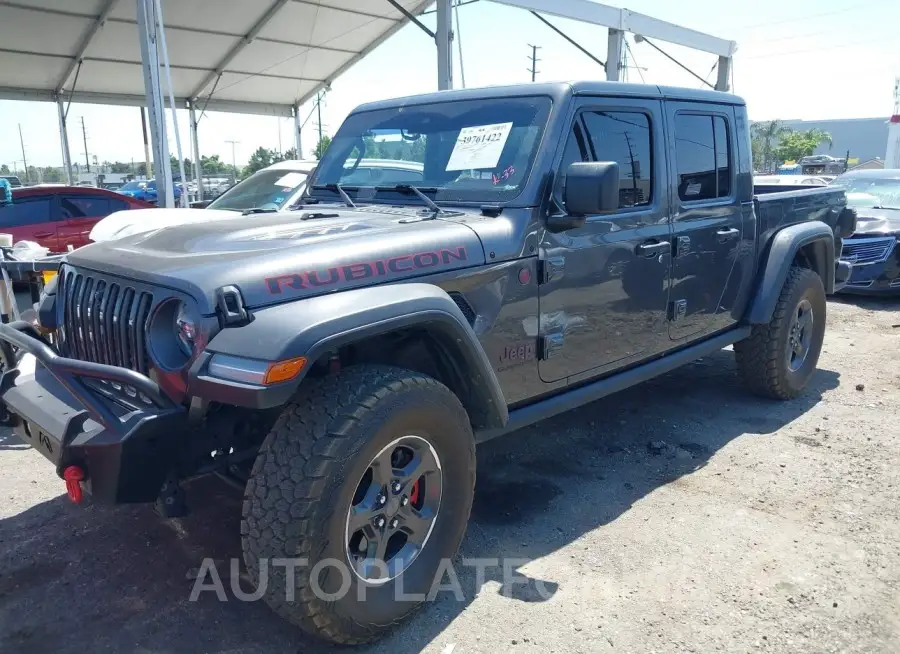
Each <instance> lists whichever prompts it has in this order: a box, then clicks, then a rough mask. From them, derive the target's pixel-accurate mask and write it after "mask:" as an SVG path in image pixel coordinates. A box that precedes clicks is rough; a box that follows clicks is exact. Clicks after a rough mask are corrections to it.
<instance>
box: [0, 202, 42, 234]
mask: <svg viewBox="0 0 900 654" xmlns="http://www.w3.org/2000/svg"><path fill="white" fill-rule="evenodd" d="M49 221H50V198H48V197H37V198H35V197H31V198H16V199H15V201H14V203H13V204H9V205H7V206H5V207H3V208H2V209H0V226H2V227H19V226H22V225H38V224H40V223H46V222H49Z"/></svg>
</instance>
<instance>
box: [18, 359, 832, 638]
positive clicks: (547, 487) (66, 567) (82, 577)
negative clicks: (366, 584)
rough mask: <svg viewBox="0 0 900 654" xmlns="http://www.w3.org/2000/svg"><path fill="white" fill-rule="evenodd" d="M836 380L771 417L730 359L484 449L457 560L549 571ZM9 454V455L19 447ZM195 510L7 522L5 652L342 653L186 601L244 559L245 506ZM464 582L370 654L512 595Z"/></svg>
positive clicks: (261, 611)
mask: <svg viewBox="0 0 900 654" xmlns="http://www.w3.org/2000/svg"><path fill="white" fill-rule="evenodd" d="M838 378H839V376H838V374H837V373H835V372H833V371H829V370H819V371H818V372H817V373H816V375H815V376H814V378H813V380H812V382H811V384H810V388H809V389H808V391H807V392H806V393H805V395H804V396H803V397H801V398H799V399H797V400H795V401H792V402H785V403H775V402H769V401H765V400H761V399H757V398H753V397H750V396H748V395H747V394H746V393H745V392H744V391H743V390H742V389H741V388H740V386H739V384H738V382H737V379H736V374H735V370H734V363H733V356H732V354H731V353H730V352H728V351H722V352H718V353H716V354H715V355H712V356H710V357H707V358H706V359H704V360H701V361H699V362H697V363H695V364H692V365H689V366H686V367H684V368H682V369H680V370H677V371H675V372H673V373H670V374H668V375H666V376H664V377H661V378H659V379H657V380H654V381H651V382H648V383H646V384H643V385H641V386H639V387H636V388H633V389H630V390H627V391H624V392H622V393H619V394H617V395H615V396H612V397H609V398H606V399H604V400H601V401H598V402H595V403H593V404H590V405H588V406H585V407H583V408H581V409H579V410H576V411H572V412H570V413H568V414H565V415H563V416H559V417H557V418H554V419H551V420H548V421H546V422H544V423H541V424H539V425H537V426H534V427H531V428H528V429H523V430H520V431H518V432H516V433H514V434H511V435H509V436H506V437H504V438H502V439H498V440H496V441H491V442H489V443H485V444H484V445H482V446H480V448H479V452H478V454H479V464H478V483H477V488H476V497H475V505H474V509H473V516H472V521H471V524H470V528H469V531H468V535H467V537H466V540H465V542H464V543H463V547H462V555H463V556H465V557H499V556H504V557H516V558H527V559H535V558H537V557H542V556H546V555H547V554H550V553H552V552H554V551H556V550H558V549H559V548H561V547H563V546H565V545H567V544H569V543H571V542H573V541H574V540H576V539H577V538H578V537H579V536H581V535H582V534H584V533H586V532H588V531H590V530H594V529H597V528H599V527H602V526H603V525H605V524H607V523H609V522H610V521H612V520H615V519H616V518H617V517H618V516H620V515H622V514H623V513H625V512H627V511H628V510H629V508H630V507H631V506H632V505H633V504H634V503H635V502H636V501H638V500H640V499H641V498H642V497H644V496H645V495H647V494H648V493H650V492H652V491H653V490H654V489H656V488H658V487H660V486H662V485H665V484H667V483H670V482H672V481H674V480H676V479H678V478H679V477H681V476H683V475H688V474H690V473H692V472H693V471H695V470H697V469H698V468H700V467H702V466H704V465H705V464H706V462H707V461H708V460H709V458H710V457H711V456H713V455H714V454H715V453H716V452H717V451H719V450H720V449H721V448H722V447H724V446H725V445H727V444H728V443H729V442H730V441H731V440H733V439H735V438H738V437H744V438H766V437H768V435H771V434H772V433H774V432H775V431H777V430H778V429H780V428H781V427H783V426H784V425H786V424H788V423H790V422H791V421H793V420H794V419H796V418H797V417H798V416H800V415H802V414H803V413H805V412H806V411H808V410H809V409H810V408H811V407H813V406H814V405H815V404H816V403H817V402H818V401H819V400H820V398H821V395H822V393H823V392H825V391H826V390H829V389H833V388H835V387H836V386H837V384H838ZM4 439H5V437H4V436H0V447H4V446H9V444H10V443H11V442H14V441H9V440H4ZM47 474H48V475H52V474H53V471H52V470H51V469H50V468H49V467H48V468H47ZM60 490H61V491H62V484H61V482H60ZM189 502H190V503H191V505H192V507H193V508H194V512H193V513H192V514H191V515H190V516H189V517H188V518H185V519H182V520H172V521H164V520H161V519H159V518H157V516H156V514H155V513H154V512H153V510H152V509H151V508H150V507H143V506H138V507H134V506H132V507H117V508H105V507H99V506H86V507H76V506H72V505H71V504H69V503H68V501H67V500H65V498H64V497H58V498H56V499H54V500H51V501H48V502H45V503H42V504H39V505H36V506H34V507H33V508H31V509H29V510H27V511H25V512H23V513H21V514H19V515H16V516H13V517H10V518H7V519H6V520H2V521H0V552H2V554H0V650H3V651H16V652H39V651H40V652H47V651H55V652H81V651H84V648H85V645H86V644H89V649H90V651H91V652H102V651H116V652H126V651H154V652H196V651H205V652H226V651H227V652H326V651H332V649H333V648H330V647H328V646H326V645H322V644H321V643H318V642H315V641H313V640H312V639H310V638H308V637H306V636H304V635H303V634H301V633H300V632H299V631H297V630H296V629H294V628H293V627H291V626H289V625H288V624H286V623H284V622H283V621H282V620H280V619H279V618H277V617H276V616H275V615H274V614H273V613H271V612H270V611H269V610H268V608H267V607H266V606H265V605H264V604H263V603H262V602H252V603H245V602H239V601H236V600H235V599H234V597H233V595H232V594H231V593H230V592H229V594H228V596H229V598H230V599H229V601H227V602H220V601H218V600H217V599H216V597H215V595H214V594H213V593H211V592H208V593H204V594H203V595H202V596H201V597H200V599H199V601H196V602H190V601H189V595H190V592H191V588H192V586H193V583H194V582H193V581H192V580H191V579H190V576H191V575H190V573H189V571H190V570H192V569H193V570H196V569H197V568H198V567H199V566H200V564H201V562H202V560H203V558H204V557H212V558H214V559H217V560H226V559H229V558H231V557H240V544H239V536H238V532H239V513H240V495H239V493H238V492H237V491H235V490H233V489H231V488H229V487H227V486H224V485H222V484H219V483H218V482H217V481H216V480H214V479H210V480H204V481H202V482H198V483H196V484H194V485H193V487H191V488H190V490H189ZM219 569H220V570H221V571H223V572H224V571H225V570H227V566H226V565H222V566H219ZM500 573H501V570H499V569H490V568H489V569H488V570H487V573H486V580H487V581H500V580H501V574H500ZM459 574H460V581H461V583H462V586H463V590H464V593H465V600H464V601H462V602H459V601H456V600H455V599H454V598H453V597H452V596H450V595H449V594H444V595H441V596H439V598H438V600H437V601H436V602H434V604H433V605H431V606H429V607H427V608H426V610H425V611H422V612H420V613H419V614H418V615H417V616H416V618H414V619H413V620H412V621H410V622H409V623H407V624H405V625H403V626H402V627H400V628H398V629H397V630H396V631H395V632H394V633H393V634H391V635H390V636H389V637H388V639H387V640H386V641H382V642H381V643H380V644H379V645H377V646H375V647H373V648H372V651H390V652H392V653H397V654H402V653H405V652H419V651H420V650H421V649H422V648H423V647H424V646H426V645H427V644H428V643H430V642H431V641H432V640H433V639H435V638H436V637H437V636H438V634H440V632H441V631H443V630H444V629H445V628H446V626H447V625H448V624H449V623H451V622H452V621H453V620H454V619H455V618H456V617H457V616H458V615H459V614H460V612H461V611H462V610H464V609H465V607H466V606H467V605H468V603H470V602H471V601H472V599H473V598H474V596H475V595H476V594H477V592H479V591H481V592H502V589H501V590H500V591H497V590H496V588H497V586H496V585H495V584H490V586H489V587H488V588H486V587H485V586H482V587H481V588H475V587H474V583H475V580H474V573H472V572H471V571H469V570H468V569H466V568H461V569H460V570H459ZM537 581H540V582H542V586H543V588H545V589H547V590H548V591H549V592H550V593H551V594H552V593H553V592H554V591H555V590H557V589H558V582H557V580H554V579H552V578H550V579H544V580H532V582H531V583H529V584H526V585H524V586H516V587H515V589H509V590H510V591H511V592H510V594H511V596H512V598H513V601H516V600H519V601H526V602H527V601H543V600H544V599H545V597H542V596H541V595H540V594H539V593H538V592H536V591H537V589H538V588H537ZM225 582H226V583H228V580H225ZM246 588H247V586H246V585H245V589H246ZM343 651H346V650H343Z"/></svg>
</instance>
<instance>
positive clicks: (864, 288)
mask: <svg viewBox="0 0 900 654" xmlns="http://www.w3.org/2000/svg"><path fill="white" fill-rule="evenodd" d="M830 186H837V187H840V188H842V189H844V191H845V192H846V194H847V206H848V207H852V208H854V209H856V213H857V216H858V217H857V223H856V231H855V232H854V233H853V236H851V237H850V238H849V239H844V247H843V250H842V252H841V259H842V260H843V261H846V262H848V263H850V265H851V266H852V272H851V274H850V281H849V282H848V283H847V285H846V286H845V287H844V292H845V293H859V294H872V295H878V294H895V293H900V248H898V247H897V240H898V239H900V170H891V169H887V170H857V171H850V172H846V173H844V174H843V175H840V176H838V177H837V178H835V180H834V181H833V182H831V184H830Z"/></svg>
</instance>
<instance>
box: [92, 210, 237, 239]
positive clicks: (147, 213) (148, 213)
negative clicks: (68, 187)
mask: <svg viewBox="0 0 900 654" xmlns="http://www.w3.org/2000/svg"><path fill="white" fill-rule="evenodd" d="M241 217H242V216H241V212H240V211H225V210H223V209H164V208H163V209H130V210H126V211H116V212H115V213H111V214H109V215H108V216H107V217H106V218H104V219H103V220H101V221H100V222H98V223H97V224H96V225H94V228H93V229H92V230H91V233H90V235H89V236H88V238H89V239H90V240H91V241H93V242H94V243H99V242H101V241H111V240H113V239H117V238H122V237H123V236H131V235H132V234H141V233H143V232H152V231H154V230H157V229H160V228H162V227H170V226H172V225H186V224H190V223H200V222H208V221H210V220H216V219H219V218H241Z"/></svg>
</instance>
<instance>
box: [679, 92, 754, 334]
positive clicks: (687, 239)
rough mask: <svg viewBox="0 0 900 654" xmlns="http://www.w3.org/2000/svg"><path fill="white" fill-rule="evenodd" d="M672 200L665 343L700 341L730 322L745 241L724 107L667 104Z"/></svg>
mask: <svg viewBox="0 0 900 654" xmlns="http://www.w3.org/2000/svg"><path fill="white" fill-rule="evenodd" d="M666 113H667V121H668V127H669V130H668V131H669V134H670V137H669V152H670V155H669V156H670V161H671V162H672V166H671V171H672V172H671V175H672V186H673V188H674V189H676V192H675V193H674V194H673V198H672V204H673V215H672V227H673V232H674V233H673V236H674V240H673V245H674V252H673V257H672V288H671V292H670V301H671V308H670V315H671V318H672V319H671V321H670V323H669V336H670V337H671V338H672V340H681V339H685V338H689V337H698V338H699V337H702V336H703V335H705V334H709V333H712V332H715V331H719V330H721V329H725V328H726V327H728V326H729V325H730V324H731V323H732V322H733V318H732V311H731V310H732V308H733V305H734V302H735V299H736V296H737V292H736V291H737V288H738V286H739V285H740V282H741V279H740V277H741V274H740V270H739V271H738V274H733V273H734V271H735V269H736V268H737V266H736V265H735V264H736V262H737V260H738V258H739V256H740V252H741V244H742V241H743V238H744V222H743V215H742V211H741V203H740V202H739V201H738V197H737V191H736V187H737V184H736V178H735V167H736V164H735V160H736V152H737V147H736V139H735V126H734V112H733V111H732V109H731V107H727V106H721V105H712V104H703V103H691V102H667V103H666Z"/></svg>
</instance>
